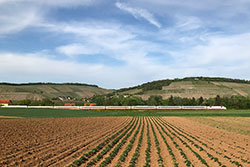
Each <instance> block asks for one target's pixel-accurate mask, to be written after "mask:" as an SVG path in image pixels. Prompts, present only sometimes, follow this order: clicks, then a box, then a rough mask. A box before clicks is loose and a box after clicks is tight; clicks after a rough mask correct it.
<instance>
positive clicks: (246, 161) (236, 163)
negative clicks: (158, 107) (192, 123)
mask: <svg viewBox="0 0 250 167" xmlns="http://www.w3.org/2000/svg"><path fill="white" fill-rule="evenodd" d="M167 124H168V126H169V127H171V128H175V129H177V130H178V131H180V132H181V133H183V134H185V135H186V136H188V137H190V138H192V139H194V140H195V141H197V142H199V143H201V144H202V145H203V146H205V147H206V148H208V149H210V150H212V151H214V152H216V154H219V155H222V156H224V158H226V159H228V160H229V161H230V162H231V163H232V164H235V165H237V166H239V167H240V166H242V164H240V163H239V162H238V161H235V160H231V158H230V157H228V156H227V155H225V154H223V153H221V152H218V151H216V150H215V149H214V148H212V147H209V146H208V145H207V144H206V143H204V142H202V141H200V140H199V139H197V138H196V137H194V136H192V135H190V134H188V133H186V132H184V131H183V130H181V129H180V128H177V127H175V126H174V125H172V124H170V123H167ZM192 143H193V142H192ZM195 146H196V147H199V146H197V145H195ZM200 149H203V148H201V147H200ZM207 154H208V156H209V157H210V158H211V159H213V160H214V161H217V162H218V163H219V164H221V163H220V162H219V161H218V158H215V157H213V156H212V155H211V154H210V155H209V153H207ZM231 155H232V156H233V157H235V158H239V159H241V160H242V161H243V162H245V163H248V164H250V161H248V160H245V159H243V158H241V157H237V156H235V155H233V154H231ZM221 166H223V165H221Z"/></svg>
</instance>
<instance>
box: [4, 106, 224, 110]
mask: <svg viewBox="0 0 250 167" xmlns="http://www.w3.org/2000/svg"><path fill="white" fill-rule="evenodd" d="M0 107H1V108H54V109H75V110H226V109H227V108H226V107H224V106H26V105H9V106H0Z"/></svg>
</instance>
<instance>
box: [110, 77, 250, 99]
mask: <svg viewBox="0 0 250 167" xmlns="http://www.w3.org/2000/svg"><path fill="white" fill-rule="evenodd" d="M114 93H115V94H116V95H133V96H137V97H142V98H143V99H144V100H145V99H148V98H149V97H150V96H152V95H160V96H162V97H163V99H166V98H169V97H170V96H178V97H182V98H185V97H187V98H192V97H195V98H199V97H201V96H202V97H204V98H210V97H216V96H217V95H220V96H221V97H231V96H245V97H247V96H250V82H249V81H246V80H239V79H229V78H209V77H190V78H183V79H173V80H160V81H153V82H149V83H145V84H142V85H139V86H135V87H131V88H125V89H120V90H118V91H116V92H114Z"/></svg>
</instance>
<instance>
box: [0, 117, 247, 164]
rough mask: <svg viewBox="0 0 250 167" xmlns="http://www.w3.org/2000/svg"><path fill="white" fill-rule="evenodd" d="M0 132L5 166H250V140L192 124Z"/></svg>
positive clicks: (114, 123) (73, 125)
mask: <svg viewBox="0 0 250 167" xmlns="http://www.w3.org/2000/svg"><path fill="white" fill-rule="evenodd" d="M214 119H216V118H214ZM225 119H226V118H225ZM236 121H238V122H241V123H242V122H243V123H244V122H245V123H247V122H248V121H249V119H248V118H238V119H237V120H236ZM0 126H1V128H2V131H1V132H0V135H1V138H0V157H1V158H0V166H68V167H77V166H86V167H91V166H93V167H94V166H99V167H105V166H112V167H122V166H123V167H136V166H139V167H142V166H145V167H150V166H151V167H155V166H160V167H184V166H187V167H189V166H190V167H191V166H195V167H203V166H204V167H215V166H218V167H226V166H227V167H234V166H236V167H244V166H245V167H247V166H250V148H249V143H250V136H249V135H242V134H238V133H233V132H229V131H226V130H222V129H219V128H216V127H211V126H208V125H206V124H201V123H199V122H197V121H192V120H191V119H187V118H180V117H178V118H177V117H103V118H101V117H99V118H56V119H19V120H2V121H1V122H0ZM30 127H33V128H30ZM248 127H249V126H248ZM246 130H249V129H246Z"/></svg>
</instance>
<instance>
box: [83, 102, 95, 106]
mask: <svg viewBox="0 0 250 167" xmlns="http://www.w3.org/2000/svg"><path fill="white" fill-rule="evenodd" d="M84 106H96V103H84Z"/></svg>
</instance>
